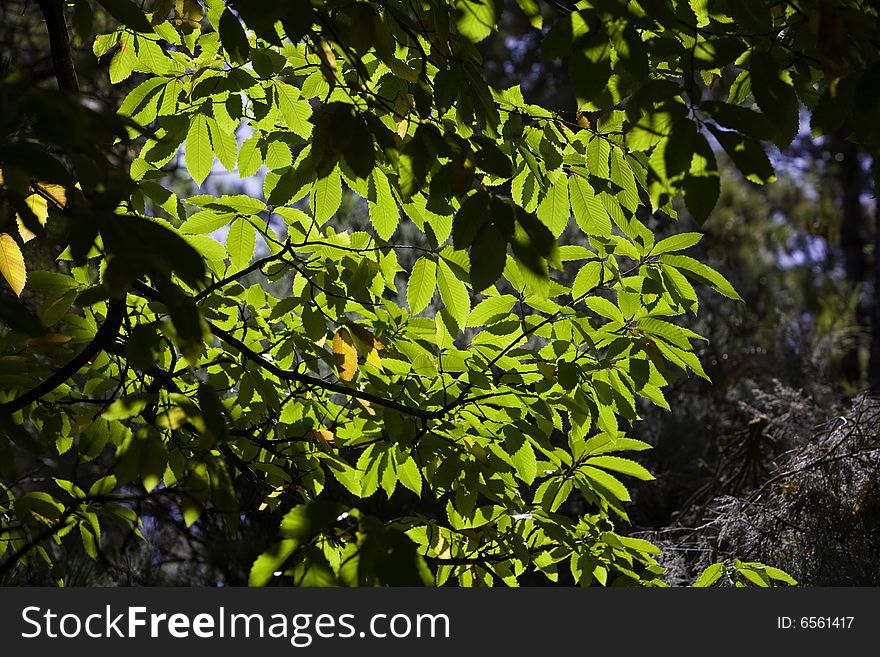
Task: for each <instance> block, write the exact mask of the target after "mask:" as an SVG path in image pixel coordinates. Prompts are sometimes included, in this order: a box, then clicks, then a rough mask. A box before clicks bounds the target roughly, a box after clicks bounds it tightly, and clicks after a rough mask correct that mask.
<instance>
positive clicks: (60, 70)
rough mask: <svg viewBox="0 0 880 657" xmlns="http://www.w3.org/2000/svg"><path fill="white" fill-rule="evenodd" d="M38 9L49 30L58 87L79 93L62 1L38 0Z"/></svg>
mask: <svg viewBox="0 0 880 657" xmlns="http://www.w3.org/2000/svg"><path fill="white" fill-rule="evenodd" d="M37 4H39V5H40V11H42V12H43V18H44V19H45V21H46V30H47V31H48V32H49V45H50V47H51V48H52V67H53V68H54V69H55V79H56V80H57V81H58V88H59V89H61V90H62V91H68V92H70V93H72V94H79V82H78V81H77V79H76V69H75V68H74V67H73V56H72V55H71V53H70V36H69V35H68V33H67V22H66V21H65V20H64V3H63V2H62V0H38V2H37Z"/></svg>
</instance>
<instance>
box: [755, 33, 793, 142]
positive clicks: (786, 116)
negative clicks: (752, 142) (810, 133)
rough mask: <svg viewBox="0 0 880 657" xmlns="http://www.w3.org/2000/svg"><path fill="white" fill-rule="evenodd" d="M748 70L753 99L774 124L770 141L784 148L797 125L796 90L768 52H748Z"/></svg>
mask: <svg viewBox="0 0 880 657" xmlns="http://www.w3.org/2000/svg"><path fill="white" fill-rule="evenodd" d="M749 72H750V73H751V82H752V94H753V95H754V96H755V101H756V102H757V103H758V107H760V108H761V111H762V112H764V114H766V115H767V118H768V119H769V120H770V123H771V124H772V125H773V126H775V128H776V131H775V135H774V138H773V141H774V143H775V144H776V145H777V146H778V147H779V148H785V147H787V146H788V145H789V144H790V143H791V142H792V141H793V140H794V138H795V136H796V135H797V131H798V127H799V116H798V110H799V105H800V103H799V102H798V98H797V93H796V92H795V90H794V87H793V86H792V85H790V84H789V83H788V82H787V81H785V80H784V79H783V77H784V74H783V73H782V72H781V71H780V70H779V66H777V64H776V61H775V60H774V59H773V57H772V56H771V55H770V53H768V52H764V51H760V50H758V51H755V52H753V53H752V55H751V65H750V66H749ZM785 75H787V74H785Z"/></svg>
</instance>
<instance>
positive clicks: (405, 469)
mask: <svg viewBox="0 0 880 657" xmlns="http://www.w3.org/2000/svg"><path fill="white" fill-rule="evenodd" d="M397 476H398V477H399V479H400V483H401V484H403V485H404V486H406V487H407V488H409V489H410V490H411V491H412V492H413V493H415V494H416V495H418V496H420V497H421V495H422V473H421V472H419V466H418V464H417V463H416V461H415V459H414V458H413V457H412V456H410V455H408V454H407V458H406V460H404V461H403V462H398V464H397Z"/></svg>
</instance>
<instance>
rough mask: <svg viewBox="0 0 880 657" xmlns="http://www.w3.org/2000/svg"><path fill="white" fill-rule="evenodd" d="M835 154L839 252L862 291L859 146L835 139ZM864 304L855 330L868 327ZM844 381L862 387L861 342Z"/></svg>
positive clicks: (848, 360) (847, 357)
mask: <svg viewBox="0 0 880 657" xmlns="http://www.w3.org/2000/svg"><path fill="white" fill-rule="evenodd" d="M834 146H835V148H834V151H835V152H836V153H837V155H838V156H842V159H841V160H840V168H839V169H838V182H839V184H840V192H841V205H842V207H841V210H842V217H841V225H840V249H841V251H842V252H843V267H844V271H845V273H846V280H847V281H848V282H849V283H850V284H851V285H852V287H853V288H854V289H857V290H861V288H862V285H863V284H864V281H865V276H866V274H867V263H866V258H865V236H864V232H863V230H862V203H861V194H862V190H863V189H864V182H865V181H864V174H863V172H862V161H861V158H860V156H859V155H860V154H859V149H858V146H856V145H855V144H853V143H852V142H850V141H848V140H846V139H845V138H841V137H836V138H835V144H834ZM864 310H865V309H864V304H863V303H862V301H861V300H860V301H859V306H858V308H857V310H856V328H857V329H858V328H859V327H862V326H865V325H866V324H867V321H866V320H867V317H866V316H865V315H866V313H865V312H864ZM841 368H842V370H843V372H842V373H843V377H844V379H845V380H846V381H847V382H848V383H850V384H852V385H854V386H857V387H860V386H861V385H862V373H861V367H860V366H859V340H858V339H856V340H854V341H853V344H852V345H851V346H850V347H849V348H848V349H847V351H846V353H845V354H844V356H843V361H842V363H841Z"/></svg>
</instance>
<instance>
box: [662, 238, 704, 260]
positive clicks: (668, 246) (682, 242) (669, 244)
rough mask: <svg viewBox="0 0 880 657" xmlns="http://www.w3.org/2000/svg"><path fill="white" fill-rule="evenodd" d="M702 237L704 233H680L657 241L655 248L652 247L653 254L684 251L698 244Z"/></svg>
mask: <svg viewBox="0 0 880 657" xmlns="http://www.w3.org/2000/svg"><path fill="white" fill-rule="evenodd" d="M701 239H703V234H702V233H679V234H678V235H673V236H672V237H667V238H666V239H664V240H660V241H659V242H657V244H656V245H654V248H653V249H651V255H660V254H662V253H670V252H672V251H684V250H685V249H689V248H690V247H692V246H694V245H695V244H697V243H698V242H699V241H700V240H701Z"/></svg>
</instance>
